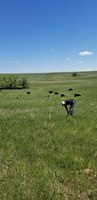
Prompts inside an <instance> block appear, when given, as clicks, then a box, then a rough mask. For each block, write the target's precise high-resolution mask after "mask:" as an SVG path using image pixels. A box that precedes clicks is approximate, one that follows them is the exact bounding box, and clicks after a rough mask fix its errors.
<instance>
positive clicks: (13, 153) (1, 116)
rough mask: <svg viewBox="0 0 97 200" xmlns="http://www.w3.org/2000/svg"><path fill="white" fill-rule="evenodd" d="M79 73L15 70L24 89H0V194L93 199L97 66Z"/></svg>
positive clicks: (24, 198)
mask: <svg viewBox="0 0 97 200" xmlns="http://www.w3.org/2000/svg"><path fill="white" fill-rule="evenodd" d="M79 74H80V75H79V76H76V77H72V73H51V74H19V75H18V76H24V77H26V78H27V80H28V81H29V82H30V88H29V89H23V90H1V91H0V200H7V199H8V200H79V199H80V200H96V199H97V72H82V73H79ZM0 76H3V75H0ZM6 76H7V75H6ZM69 88H73V90H71V91H69ZM50 90H51V91H54V92H58V93H59V94H58V95H54V94H49V91H50ZM28 91H29V92H30V94H27V92H28ZM74 93H79V94H81V96H78V97H74ZM60 94H65V97H64V96H63V97H60ZM68 98H74V99H75V100H76V106H75V108H74V116H67V114H66V110H65V109H64V108H63V107H62V106H61V101H62V100H65V99H68Z"/></svg>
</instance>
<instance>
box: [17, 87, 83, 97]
mask: <svg viewBox="0 0 97 200" xmlns="http://www.w3.org/2000/svg"><path fill="white" fill-rule="evenodd" d="M72 90H73V88H69V91H72ZM26 94H27V95H30V94H31V92H29V91H27V92H26ZM50 94H53V95H59V96H60V97H65V96H66V95H65V94H63V93H61V94H60V93H59V92H54V91H52V90H49V95H48V97H49V96H50ZM80 96H81V94H79V93H75V94H74V97H80ZM16 98H17V99H18V98H19V97H16Z"/></svg>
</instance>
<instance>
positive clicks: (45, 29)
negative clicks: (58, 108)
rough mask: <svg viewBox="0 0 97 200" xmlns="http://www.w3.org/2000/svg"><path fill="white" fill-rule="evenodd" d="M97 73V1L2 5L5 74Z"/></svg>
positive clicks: (32, 0)
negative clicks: (94, 71) (96, 71)
mask: <svg viewBox="0 0 97 200" xmlns="http://www.w3.org/2000/svg"><path fill="white" fill-rule="evenodd" d="M91 70H97V0H0V73H46V72H68V71H91Z"/></svg>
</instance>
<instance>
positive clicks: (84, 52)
mask: <svg viewBox="0 0 97 200" xmlns="http://www.w3.org/2000/svg"><path fill="white" fill-rule="evenodd" d="M92 54H94V53H93V51H80V52H79V55H80V56H89V55H92Z"/></svg>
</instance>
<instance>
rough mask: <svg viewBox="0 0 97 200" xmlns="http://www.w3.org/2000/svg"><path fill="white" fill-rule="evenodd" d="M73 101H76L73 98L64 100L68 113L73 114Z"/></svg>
mask: <svg viewBox="0 0 97 200" xmlns="http://www.w3.org/2000/svg"><path fill="white" fill-rule="evenodd" d="M75 103H76V101H75V100H74V99H68V100H65V104H64V107H65V108H66V111H67V114H68V115H73V109H74V106H75ZM68 106H69V107H68Z"/></svg>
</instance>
